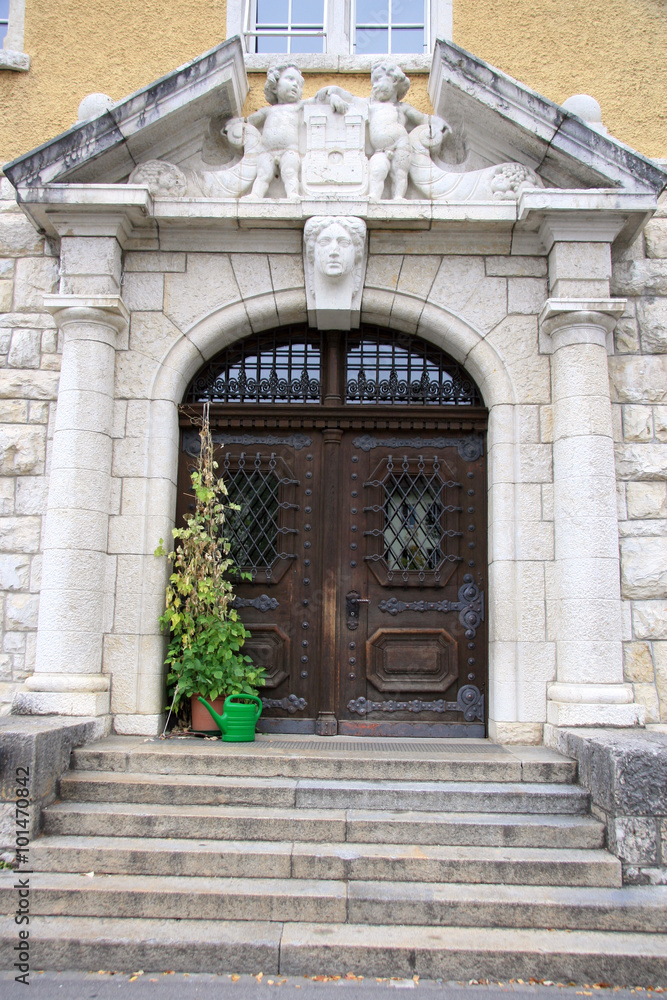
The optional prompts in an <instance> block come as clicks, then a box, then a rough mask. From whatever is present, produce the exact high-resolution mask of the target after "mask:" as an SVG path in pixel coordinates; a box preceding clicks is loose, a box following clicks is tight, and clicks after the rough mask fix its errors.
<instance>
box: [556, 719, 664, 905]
mask: <svg viewBox="0 0 667 1000" xmlns="http://www.w3.org/2000/svg"><path fill="white" fill-rule="evenodd" d="M545 741H546V742H547V743H549V745H551V746H553V747H555V748H556V749H557V750H560V752H561V753H564V754H565V755H566V756H568V757H572V758H573V759H574V760H576V761H577V768H578V776H579V784H581V785H583V787H584V788H586V789H587V790H588V791H589V792H590V795H591V809H592V812H593V814H594V815H595V816H597V817H598V819H600V820H602V822H603V823H604V824H605V826H606V828H607V848H608V850H610V851H611V852H612V854H615V855H616V857H617V858H618V859H619V860H620V862H621V865H622V867H623V882H624V883H625V884H626V885H667V735H665V734H663V733H657V732H646V731H644V732H641V731H637V730H636V729H630V730H628V729H616V730H613V729H608V730H606V731H600V730H595V729H560V730H555V729H553V728H552V727H551V726H547V727H546V732H545Z"/></svg>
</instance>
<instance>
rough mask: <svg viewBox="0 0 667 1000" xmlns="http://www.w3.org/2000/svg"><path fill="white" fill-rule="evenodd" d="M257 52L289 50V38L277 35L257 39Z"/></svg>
mask: <svg viewBox="0 0 667 1000" xmlns="http://www.w3.org/2000/svg"><path fill="white" fill-rule="evenodd" d="M256 51H257V52H260V53H262V52H287V38H285V37H283V38H279V37H277V36H271V35H269V36H268V37H262V38H258V39H257V50H256Z"/></svg>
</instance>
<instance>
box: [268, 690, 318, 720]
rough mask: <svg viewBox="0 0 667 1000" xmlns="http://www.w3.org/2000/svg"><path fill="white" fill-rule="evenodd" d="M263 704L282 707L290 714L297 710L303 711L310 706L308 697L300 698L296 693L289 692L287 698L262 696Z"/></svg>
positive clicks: (270, 706) (269, 706)
mask: <svg viewBox="0 0 667 1000" xmlns="http://www.w3.org/2000/svg"><path fill="white" fill-rule="evenodd" d="M262 705H263V706H264V708H282V709H283V710H284V711H285V712H289V714H290V715H294V713H295V712H303V711H304V710H305V709H306V708H308V702H307V701H306V699H305V698H298V697H297V695H295V694H289V695H287V696H286V697H285V698H262Z"/></svg>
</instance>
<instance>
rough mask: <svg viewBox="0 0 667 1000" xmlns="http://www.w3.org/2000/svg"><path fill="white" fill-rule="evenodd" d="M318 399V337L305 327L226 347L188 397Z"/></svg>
mask: <svg viewBox="0 0 667 1000" xmlns="http://www.w3.org/2000/svg"><path fill="white" fill-rule="evenodd" d="M319 399H320V337H319V334H317V332H315V333H314V334H313V335H312V336H311V335H310V334H309V333H308V332H307V331H306V329H305V327H303V328H300V329H299V328H288V329H287V330H285V331H281V332H280V333H268V334H266V333H262V334H257V335H256V336H253V337H248V338H247V339H246V340H242V341H240V342H239V343H237V344H234V345H233V346H231V347H228V348H227V349H226V350H224V351H223V352H222V353H221V354H218V355H217V357H215V358H213V359H212V360H211V361H209V362H208V364H206V365H205V366H204V367H203V368H202V369H201V371H199V372H198V373H197V375H195V377H194V379H193V380H192V382H191V383H190V386H189V388H188V392H187V394H186V398H185V402H186V403H203V402H206V401H207V400H208V401H209V402H212V403H213V402H214V403H309V402H313V401H315V402H319Z"/></svg>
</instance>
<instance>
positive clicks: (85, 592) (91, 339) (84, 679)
mask: <svg viewBox="0 0 667 1000" xmlns="http://www.w3.org/2000/svg"><path fill="white" fill-rule="evenodd" d="M46 298H47V300H48V301H47V302H46V305H47V308H49V309H50V310H51V311H52V312H53V314H54V317H55V320H56V323H57V324H58V327H59V328H60V329H61V330H62V332H63V335H64V345H63V356H62V372H61V379H60V391H59V394H58V409H57V415H56V423H55V429H54V435H53V446H52V455H51V479H50V486H49V500H48V508H47V515H46V523H45V532H44V542H43V550H44V556H43V573H42V588H41V594H40V606H39V622H38V634H37V654H36V665H35V672H34V674H33V675H32V677H29V678H28V679H27V681H26V685H25V686H26V688H27V692H26V691H23V692H21V693H20V694H19V695H18V696H17V698H18V705H17V706H16V707H17V709H18V710H19V711H20V712H22V713H25V712H30V713H33V714H47V713H58V714H61V715H82V716H83V715H87V716H92V715H104V714H107V713H108V712H109V678H108V677H107V676H104V675H103V674H102V672H101V671H102V642H103V635H104V632H105V631H108V624H107V622H106V619H107V617H108V613H107V611H108V609H107V606H106V602H107V596H108V595H107V585H106V580H107V576H108V574H107V560H108V556H107V532H108V519H109V493H110V485H111V451H112V439H111V431H112V417H113V398H114V370H115V345H116V338H117V336H118V333H119V331H120V330H122V329H123V328H124V327H125V326H126V324H127V319H128V314H127V309H126V307H125V306H124V304H123V302H122V301H121V299H120V298H119V297H118V296H117V295H116V296H114V295H88V296H86V295H54V296H47V297H46Z"/></svg>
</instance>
